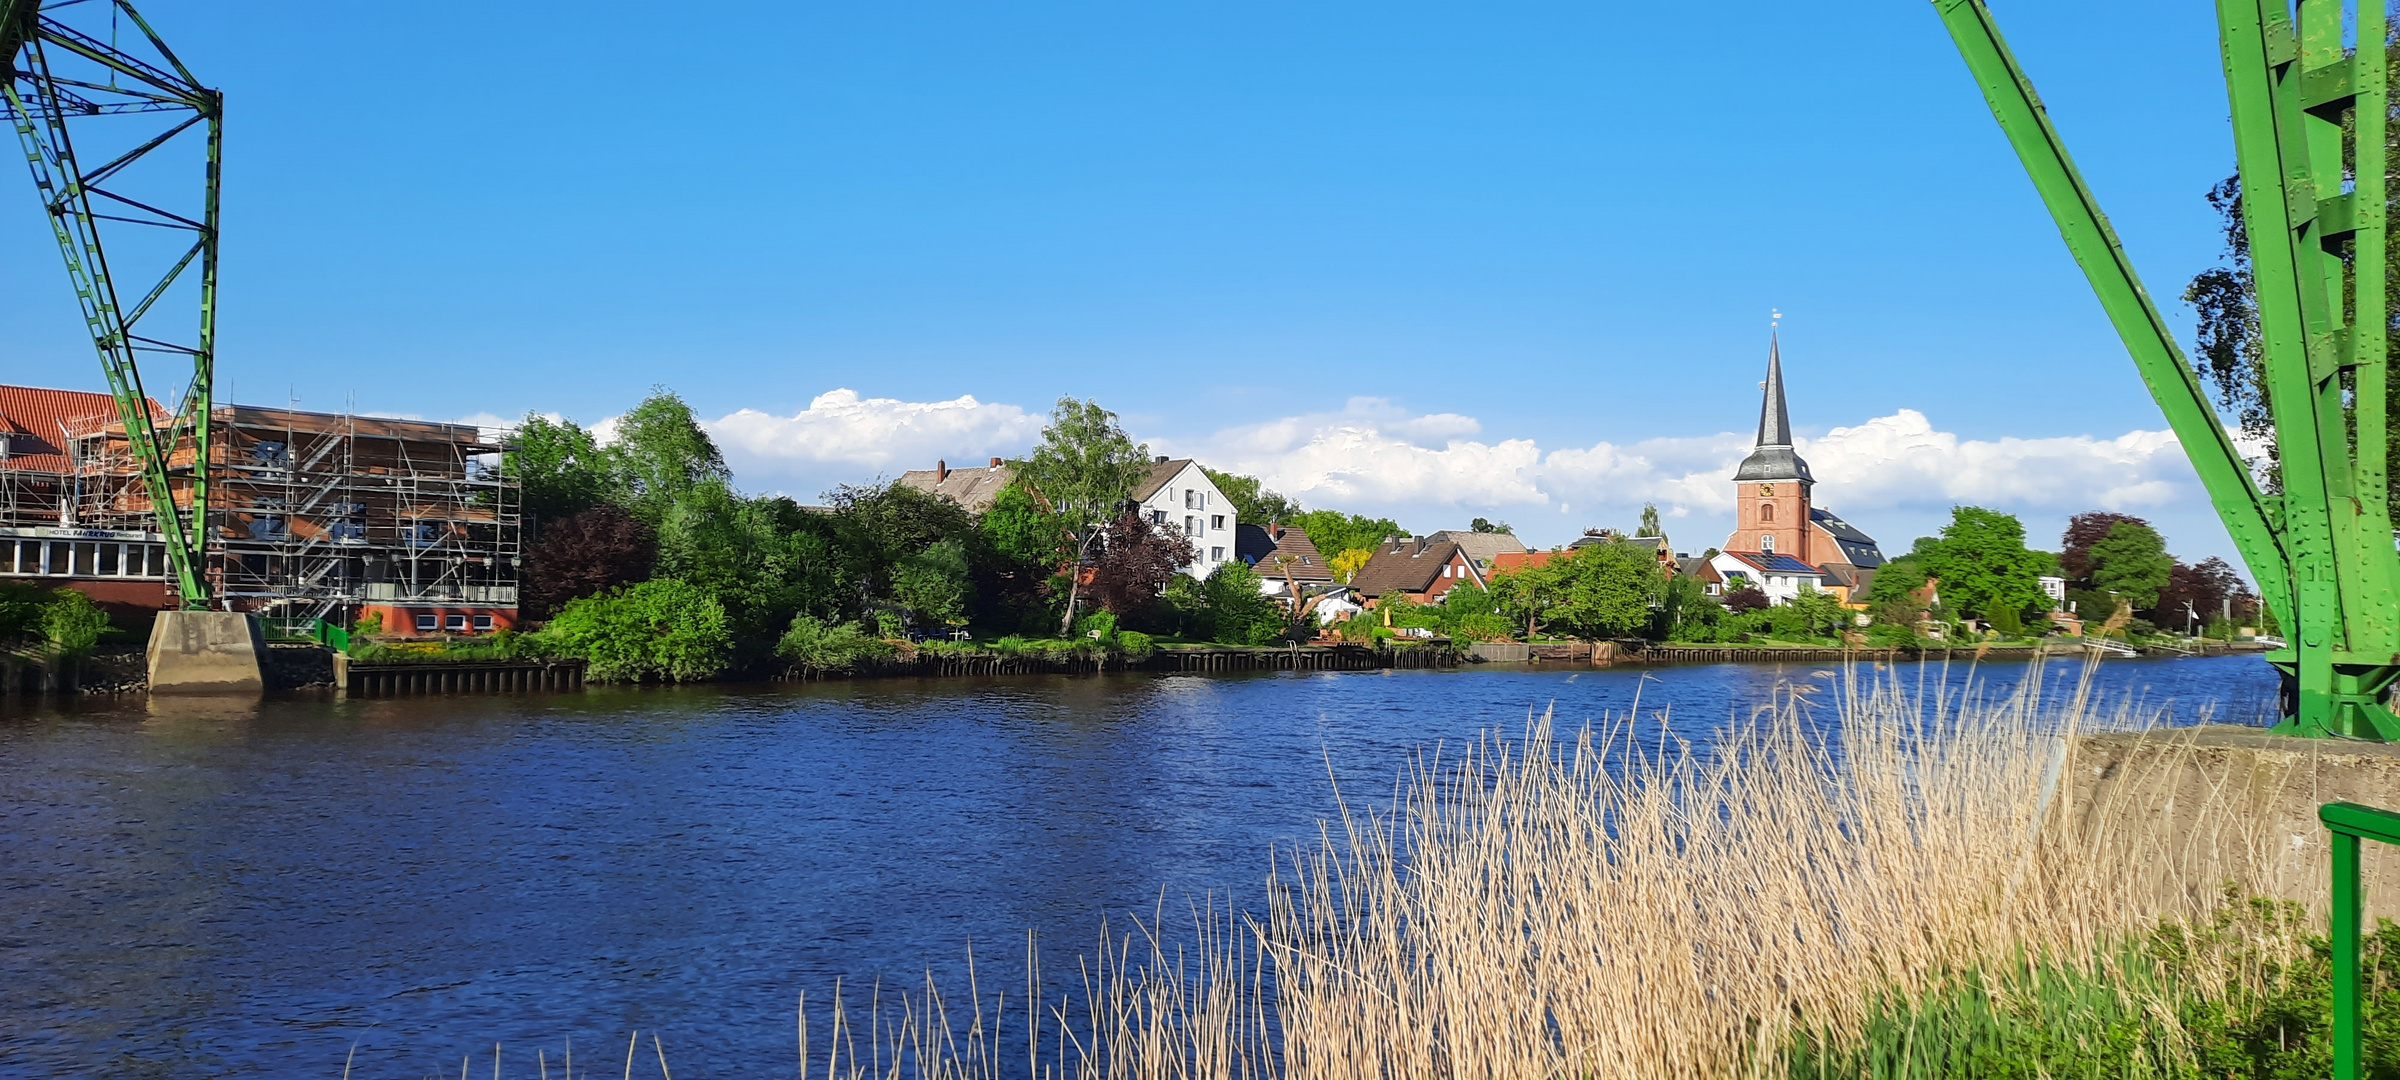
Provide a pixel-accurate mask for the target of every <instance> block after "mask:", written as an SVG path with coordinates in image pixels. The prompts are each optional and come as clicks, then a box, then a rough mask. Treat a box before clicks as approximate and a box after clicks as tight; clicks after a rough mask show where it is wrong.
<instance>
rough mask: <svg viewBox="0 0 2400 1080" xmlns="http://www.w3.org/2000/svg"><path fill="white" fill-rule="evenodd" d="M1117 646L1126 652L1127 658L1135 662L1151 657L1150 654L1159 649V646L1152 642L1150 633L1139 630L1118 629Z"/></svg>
mask: <svg viewBox="0 0 2400 1080" xmlns="http://www.w3.org/2000/svg"><path fill="white" fill-rule="evenodd" d="M1117 648H1118V649H1119V650H1121V651H1123V652H1124V654H1125V659H1127V660H1131V661H1133V662H1135V663H1140V662H1141V661H1144V660H1148V659H1150V654H1151V653H1154V652H1157V651H1158V647H1157V646H1156V645H1153V644H1151V641H1150V635H1148V634H1145V633H1142V632H1141V631H1139V630H1119V631H1117Z"/></svg>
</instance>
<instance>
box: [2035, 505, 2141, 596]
mask: <svg viewBox="0 0 2400 1080" xmlns="http://www.w3.org/2000/svg"><path fill="white" fill-rule="evenodd" d="M2120 521H2130V522H2133V523H2134V524H2136V525H2140V526H2142V527H2144V528H2148V527H2149V525H2150V523H2149V522H2147V521H2144V520H2142V519H2140V518H2138V517H2135V516H2133V515H2131V514H2112V513H2109V512H2108V511H2106V510H2094V511H2092V512H2090V513H2088V514H2077V515H2075V516H2074V517H2071V518H2068V519H2067V532H2066V535H2064V536H2061V537H2059V538H2058V572H2059V574H2060V576H2062V577H2065V578H2066V579H2067V580H2069V581H2073V582H2076V583H2078V584H2079V585H2081V584H2089V583H2090V581H2091V577H2092V560H2091V552H2092V545H2093V544H2097V543H2099V542H2100V541H2102V540H2105V539H2107V538H2108V530H2110V529H2113V528H2116V526H2117V523H2118V522H2120Z"/></svg>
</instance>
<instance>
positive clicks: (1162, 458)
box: [1158, 454, 1167, 465]
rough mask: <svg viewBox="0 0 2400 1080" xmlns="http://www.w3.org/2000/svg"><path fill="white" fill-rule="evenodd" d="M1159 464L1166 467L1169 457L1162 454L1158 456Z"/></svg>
mask: <svg viewBox="0 0 2400 1080" xmlns="http://www.w3.org/2000/svg"><path fill="white" fill-rule="evenodd" d="M1158 463H1159V464H1161V465H1164V464H1166V463H1167V455H1165V454H1160V455H1158Z"/></svg>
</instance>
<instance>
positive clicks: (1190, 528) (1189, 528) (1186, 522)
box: [1183, 514, 1200, 536]
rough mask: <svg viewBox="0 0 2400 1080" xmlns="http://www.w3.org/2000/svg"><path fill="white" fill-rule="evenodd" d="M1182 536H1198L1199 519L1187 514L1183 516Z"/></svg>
mask: <svg viewBox="0 0 2400 1080" xmlns="http://www.w3.org/2000/svg"><path fill="white" fill-rule="evenodd" d="M1183 535H1185V536H1198V535H1200V519H1199V518H1196V517H1192V516H1190V515H1188V514H1187V515H1185V516H1184V519H1183Z"/></svg>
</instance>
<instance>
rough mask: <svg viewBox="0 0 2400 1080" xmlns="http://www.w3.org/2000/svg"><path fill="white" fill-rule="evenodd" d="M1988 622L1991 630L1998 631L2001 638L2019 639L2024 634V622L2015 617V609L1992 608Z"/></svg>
mask: <svg viewBox="0 0 2400 1080" xmlns="http://www.w3.org/2000/svg"><path fill="white" fill-rule="evenodd" d="M1988 621H1989V622H1990V623H1991V624H1992V629H1994V630H1998V631H2000V636H2001V637H2012V638H2013V637H2021V636H2023V635H2024V633H2025V620H2024V619H2022V618H2019V617H2018V616H2017V609H2015V608H2008V607H2003V608H1994V609H1993V610H1992V614H1991V617H1990V619H1989V620H1988Z"/></svg>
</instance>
